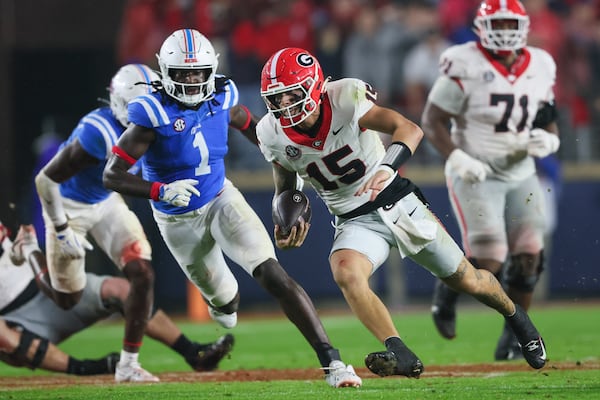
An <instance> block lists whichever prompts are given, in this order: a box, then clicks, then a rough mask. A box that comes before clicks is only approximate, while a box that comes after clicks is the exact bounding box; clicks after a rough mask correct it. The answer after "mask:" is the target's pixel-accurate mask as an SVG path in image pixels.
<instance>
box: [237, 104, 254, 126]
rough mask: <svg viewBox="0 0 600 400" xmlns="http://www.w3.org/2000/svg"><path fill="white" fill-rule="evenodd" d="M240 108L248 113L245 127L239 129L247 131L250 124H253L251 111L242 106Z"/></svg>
mask: <svg viewBox="0 0 600 400" xmlns="http://www.w3.org/2000/svg"><path fill="white" fill-rule="evenodd" d="M240 107H242V109H243V110H244V111H246V122H244V125H243V126H242V127H241V128H239V130H240V131H245V130H246V129H248V127H249V126H250V122H252V114H251V113H250V110H248V107H246V106H242V105H241V106H240Z"/></svg>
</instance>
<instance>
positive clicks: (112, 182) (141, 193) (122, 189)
mask: <svg viewBox="0 0 600 400" xmlns="http://www.w3.org/2000/svg"><path fill="white" fill-rule="evenodd" d="M155 138H156V134H155V133H154V131H153V130H152V129H148V128H144V127H142V126H139V125H130V126H129V128H127V130H126V131H125V132H123V134H122V135H121V137H120V138H119V140H118V142H117V144H116V145H115V146H114V147H113V150H112V153H113V154H112V156H111V157H110V158H109V159H108V162H107V163H106V167H105V168H104V174H103V175H102V183H103V184H104V186H105V187H106V188H107V189H111V190H114V191H115V192H119V193H122V194H126V195H130V196H136V197H144V198H151V196H150V191H151V189H152V182H148V181H146V180H144V179H142V178H141V177H139V176H137V175H134V174H130V173H129V168H130V167H131V166H132V165H133V164H135V163H136V162H137V160H138V159H139V158H140V157H142V156H143V155H144V153H146V151H147V150H148V147H149V146H150V144H151V143H152V142H153V141H154V139H155Z"/></svg>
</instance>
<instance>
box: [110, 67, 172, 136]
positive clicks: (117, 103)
mask: <svg viewBox="0 0 600 400" xmlns="http://www.w3.org/2000/svg"><path fill="white" fill-rule="evenodd" d="M152 82H160V77H159V76H158V74H157V73H156V72H154V71H153V70H151V69H150V68H149V67H148V66H146V65H144V64H127V65H125V66H123V67H121V69H119V70H118V71H117V73H116V74H115V76H113V78H112V80H111V81H110V87H109V88H108V91H109V93H110V109H111V110H112V112H113V114H114V116H115V117H116V118H117V119H118V120H119V122H120V123H121V125H123V126H127V124H128V121H127V104H128V103H129V102H130V101H131V100H133V99H134V98H136V97H138V96H142V95H144V94H147V93H151V92H153V91H154V87H153V86H152Z"/></svg>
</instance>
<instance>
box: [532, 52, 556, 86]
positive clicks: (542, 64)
mask: <svg viewBox="0 0 600 400" xmlns="http://www.w3.org/2000/svg"><path fill="white" fill-rule="evenodd" d="M527 50H529V52H530V53H531V57H532V58H535V59H536V60H537V68H538V69H539V70H543V71H545V72H546V73H547V74H548V75H549V76H550V77H551V78H552V79H556V62H555V61H554V58H552V56H551V55H550V53H548V52H547V51H546V50H544V49H540V48H538V47H529V46H528V47H527Z"/></svg>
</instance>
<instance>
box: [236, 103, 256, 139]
mask: <svg viewBox="0 0 600 400" xmlns="http://www.w3.org/2000/svg"><path fill="white" fill-rule="evenodd" d="M229 118H230V121H231V122H230V125H231V126H232V127H234V128H236V129H237V130H239V131H240V132H242V135H244V136H245V137H246V138H247V139H248V140H249V141H251V142H252V143H254V144H255V145H256V146H258V138H257V137H256V124H258V118H257V117H256V116H255V115H254V114H252V113H251V112H250V110H248V108H247V107H246V106H244V105H240V104H238V105H237V106H233V107H231V109H230V110H229Z"/></svg>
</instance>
